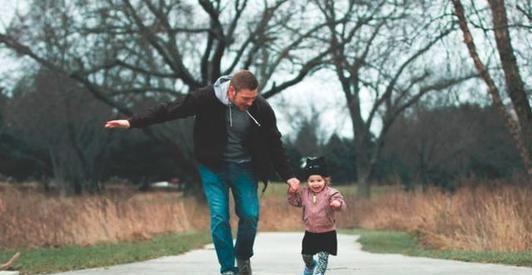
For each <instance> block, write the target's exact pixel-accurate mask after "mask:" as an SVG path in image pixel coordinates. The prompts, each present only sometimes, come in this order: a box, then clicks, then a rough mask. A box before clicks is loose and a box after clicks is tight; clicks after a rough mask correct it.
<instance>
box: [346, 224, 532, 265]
mask: <svg viewBox="0 0 532 275" xmlns="http://www.w3.org/2000/svg"><path fill="white" fill-rule="evenodd" d="M342 233H348V234H357V235H360V239H359V242H360V243H361V244H362V249H363V250H365V251H368V252H374V253H397V254H403V255H409V256H421V257H430V258H440V259H450V260H459V261H465V262H480V263H499V264H508V265H518V266H529V267H532V251H522V252H499V251H463V250H435V249H430V248H427V247H424V246H423V245H422V244H421V243H420V242H419V241H418V239H417V238H416V237H415V236H414V235H412V234H408V233H406V232H399V231H388V230H364V229H357V230H342Z"/></svg>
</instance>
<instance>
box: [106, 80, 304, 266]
mask: <svg viewBox="0 0 532 275" xmlns="http://www.w3.org/2000/svg"><path fill="white" fill-rule="evenodd" d="M188 116H196V117H195V124H194V152H195V155H196V158H197V160H198V162H199V173H200V177H201V181H202V184H203V189H204V192H205V196H206V197H207V201H208V204H209V209H210V215H211V234H212V239H213V242H214V246H215V249H216V255H217V256H218V262H219V263H220V265H221V268H220V272H221V273H222V274H236V272H238V274H241V275H242V274H251V266H250V261H249V259H250V257H251V256H253V243H254V241H255V235H256V232H257V223H258V218H259V201H258V195H257V185H258V180H259V179H260V180H263V181H264V182H266V181H267V180H268V177H269V175H270V174H271V173H270V171H272V168H273V170H275V171H276V172H277V173H278V174H279V175H280V176H281V178H282V179H283V180H285V181H286V182H287V183H288V185H289V190H290V192H296V191H297V190H298V188H299V180H298V179H297V178H296V177H295V176H294V175H293V173H292V171H291V169H290V166H289V164H288V161H287V157H286V154H285V152H284V149H283V147H282V142H281V134H280V133H279V130H278V129H277V124H276V118H275V114H274V112H273V110H272V108H271V107H270V105H269V104H268V103H267V101H266V100H265V99H264V98H263V97H261V96H260V95H259V94H258V81H257V79H256V77H255V76H254V75H253V74H252V73H251V72H249V71H247V70H242V71H240V72H237V73H236V74H234V75H233V76H232V77H231V76H222V77H220V78H219V79H218V80H217V81H216V82H215V83H214V85H212V86H207V87H204V88H200V89H198V90H197V91H194V92H191V93H189V94H188V95H187V96H186V97H184V98H183V99H180V100H177V101H175V102H172V103H168V104H166V105H161V106H159V107H156V108H153V109H151V110H150V111H148V112H147V113H146V114H143V115H136V116H133V117H132V118H129V119H128V120H112V121H108V122H107V123H106V125H105V127H106V128H140V127H145V126H148V125H152V124H155V123H161V122H165V121H169V120H173V119H178V118H184V117H188ZM229 190H231V193H233V198H234V201H235V212H236V214H237V216H238V218H239V221H238V232H237V237H236V244H235V246H234V247H233V238H232V235H231V227H230V223H229ZM235 257H236V261H237V268H235V267H234V262H235Z"/></svg>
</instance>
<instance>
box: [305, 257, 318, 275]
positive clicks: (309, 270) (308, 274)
mask: <svg viewBox="0 0 532 275" xmlns="http://www.w3.org/2000/svg"><path fill="white" fill-rule="evenodd" d="M314 268H316V261H315V260H314V261H312V265H311V266H310V268H308V267H306V266H305V271H303V275H312V274H313V273H314Z"/></svg>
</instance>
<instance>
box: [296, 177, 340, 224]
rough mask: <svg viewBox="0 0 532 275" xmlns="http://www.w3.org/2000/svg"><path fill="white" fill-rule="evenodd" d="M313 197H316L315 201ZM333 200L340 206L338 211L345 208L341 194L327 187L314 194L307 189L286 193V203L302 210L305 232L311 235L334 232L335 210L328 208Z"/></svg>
mask: <svg viewBox="0 0 532 275" xmlns="http://www.w3.org/2000/svg"><path fill="white" fill-rule="evenodd" d="M314 196H316V199H315V200H314ZM333 200H337V201H339V202H340V203H341V204H342V206H341V207H340V209H338V210H344V209H345V208H346V204H345V201H344V197H343V196H342V194H340V192H338V191H337V190H336V189H334V188H332V187H329V186H328V185H327V186H325V188H324V189H323V190H322V191H321V192H319V193H316V194H314V192H312V191H311V190H310V189H309V188H308V187H304V188H301V189H299V191H298V192H297V193H290V192H289V193H288V203H290V204H291V205H293V206H295V207H302V208H303V221H304V222H305V230H306V231H309V232H312V233H323V232H328V231H333V230H336V220H335V217H334V212H335V210H334V209H333V208H332V207H331V206H329V204H330V203H331V202H332V201H333ZM338 210H336V211H338Z"/></svg>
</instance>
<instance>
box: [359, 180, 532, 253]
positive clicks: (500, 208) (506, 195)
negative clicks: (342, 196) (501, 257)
mask: <svg viewBox="0 0 532 275" xmlns="http://www.w3.org/2000/svg"><path fill="white" fill-rule="evenodd" d="M530 195H532V188H531V187H530V186H520V187H516V186H508V185H506V186H503V185H501V186H489V187H488V186H481V187H477V188H473V187H466V188H461V189H459V190H458V191H457V192H456V193H454V194H453V195H450V194H448V193H444V192H442V191H440V190H436V189H432V190H428V191H426V192H409V193H407V192H394V193H389V194H386V195H383V196H381V197H379V198H376V199H372V200H370V201H360V202H358V203H357V207H356V208H355V211H354V213H353V215H354V216H356V217H357V218H358V219H359V221H358V225H359V226H360V227H362V228H366V229H395V230H404V231H408V232H414V233H417V234H418V236H419V238H420V240H421V241H422V242H423V243H424V244H425V245H428V246H430V247H433V248H437V249H460V250H473V251H486V250H489V251H527V250H531V249H532V211H530V209H532V200H530V199H529V197H530Z"/></svg>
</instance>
